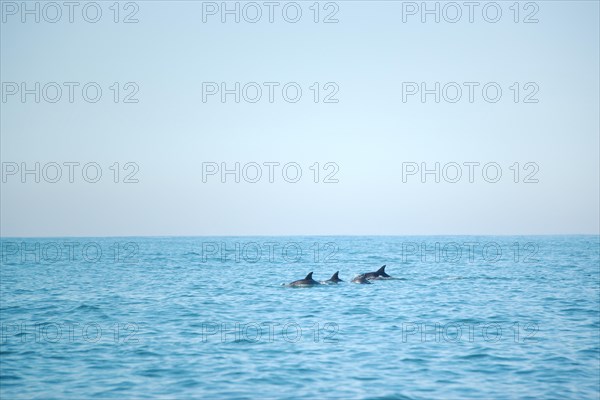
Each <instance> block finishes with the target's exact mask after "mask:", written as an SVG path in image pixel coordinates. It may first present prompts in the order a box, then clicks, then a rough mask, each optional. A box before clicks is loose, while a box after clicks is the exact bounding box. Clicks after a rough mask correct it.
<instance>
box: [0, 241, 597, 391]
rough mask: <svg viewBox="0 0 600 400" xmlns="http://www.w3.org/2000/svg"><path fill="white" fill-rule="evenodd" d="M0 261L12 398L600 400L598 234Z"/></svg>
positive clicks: (162, 244) (45, 244)
mask: <svg viewBox="0 0 600 400" xmlns="http://www.w3.org/2000/svg"><path fill="white" fill-rule="evenodd" d="M1 247H2V264H1V269H0V323H1V341H0V398H2V399H3V400H10V399H103V398H109V399H254V398H260V399H270V398H278V399H283V398H285V399H329V398H332V399H470V398H478V399H479V398H486V399H559V398H560V399H562V398H577V399H598V398H599V396H600V238H599V236H597V235H570V236H561V235H555V236H298V237H295V236H290V237H282V236H277V237H267V236H256V237H251V236H244V237H103V238H6V237H5V238H2V239H1ZM383 265H386V272H387V273H388V274H389V275H391V276H392V279H385V280H375V281H372V283H371V284H364V285H361V284H354V283H351V282H350V281H351V280H352V278H353V277H354V276H356V275H358V274H360V273H363V272H369V271H376V270H377V269H379V268H380V267H381V266H383ZM336 271H339V276H340V278H341V279H342V280H343V281H344V282H340V283H339V284H331V285H326V284H323V285H318V286H312V287H300V288H295V287H289V286H286V284H287V283H290V282H292V281H294V280H298V279H302V278H304V277H305V276H306V275H307V274H308V273H309V272H313V278H314V279H316V280H322V281H324V280H326V279H328V278H330V277H331V275H332V274H333V273H335V272H336Z"/></svg>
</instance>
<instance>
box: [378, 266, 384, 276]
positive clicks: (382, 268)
mask: <svg viewBox="0 0 600 400" xmlns="http://www.w3.org/2000/svg"><path fill="white" fill-rule="evenodd" d="M377 273H378V274H385V265H384V266H383V267H381V268H379V269H378V270H377Z"/></svg>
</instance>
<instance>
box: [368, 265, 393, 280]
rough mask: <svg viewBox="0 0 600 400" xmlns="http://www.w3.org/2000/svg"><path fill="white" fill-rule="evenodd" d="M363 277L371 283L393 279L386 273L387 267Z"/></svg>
mask: <svg viewBox="0 0 600 400" xmlns="http://www.w3.org/2000/svg"><path fill="white" fill-rule="evenodd" d="M363 275H364V276H365V278H366V279H368V280H370V281H374V280H379V279H386V278H391V276H389V275H388V274H386V273H385V265H384V266H383V267H381V268H379V269H378V270H377V271H375V272H367V273H366V274H363Z"/></svg>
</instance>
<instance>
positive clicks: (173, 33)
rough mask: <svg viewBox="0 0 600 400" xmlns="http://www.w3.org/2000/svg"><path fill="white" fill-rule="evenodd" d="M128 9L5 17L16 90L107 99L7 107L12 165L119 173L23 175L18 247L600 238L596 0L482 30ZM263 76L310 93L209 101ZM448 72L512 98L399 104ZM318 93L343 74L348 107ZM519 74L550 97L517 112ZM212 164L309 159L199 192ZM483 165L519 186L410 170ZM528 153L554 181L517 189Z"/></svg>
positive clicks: (10, 185)
mask: <svg viewBox="0 0 600 400" xmlns="http://www.w3.org/2000/svg"><path fill="white" fill-rule="evenodd" d="M2 3H6V2H2ZM18 3H19V4H20V2H18ZM112 3H113V2H112V1H111V2H101V4H102V7H103V12H104V14H103V18H102V19H101V20H100V22H98V23H96V24H90V23H87V22H85V21H83V20H82V19H81V16H80V14H76V21H75V22H74V23H72V24H69V23H68V22H65V21H61V22H58V23H56V24H50V23H46V22H41V23H39V24H36V23H33V22H29V23H21V22H20V20H19V19H18V17H14V16H7V21H6V22H3V23H2V24H1V28H0V29H1V31H0V32H1V39H0V45H1V56H2V57H1V62H0V63H1V72H0V75H1V81H2V82H18V83H20V82H28V83H30V84H32V83H33V82H36V81H38V82H42V84H44V83H46V82H52V81H55V82H69V81H77V82H82V83H85V82H89V81H94V82H98V83H99V84H100V85H101V87H102V88H103V89H104V94H103V98H102V99H101V101H99V102H98V103H95V104H88V103H86V102H85V101H83V100H81V98H79V99H76V101H75V102H74V103H73V104H71V103H69V102H68V101H65V100H62V101H60V102H58V103H56V104H49V103H46V102H44V101H42V102H40V103H39V104H36V103H35V102H33V101H31V100H29V101H28V102H26V103H25V104H23V103H21V102H20V101H19V100H18V97H17V98H16V100H15V98H13V97H11V98H9V99H8V100H7V102H5V103H0V106H1V108H2V109H1V115H0V117H1V121H0V127H1V133H2V137H1V150H0V154H1V157H2V162H17V163H21V162H27V163H28V164H29V165H30V166H32V165H33V163H34V162H36V161H38V162H40V163H42V164H44V163H48V162H53V161H54V162H58V163H60V164H62V163H63V162H66V161H78V162H80V163H82V164H85V163H87V162H91V161H93V162H97V163H99V164H100V165H101V166H102V168H103V173H104V174H105V175H104V176H103V179H102V180H101V181H100V182H99V183H96V184H90V183H86V182H85V181H83V180H82V179H77V180H76V182H75V183H68V182H67V181H66V179H63V180H62V181H61V182H60V183H56V184H51V183H45V182H42V183H39V184H36V183H33V182H31V181H30V182H29V183H25V184H23V183H21V182H20V179H19V178H18V177H14V176H12V177H9V178H8V181H7V182H6V183H2V191H1V192H2V193H1V195H0V199H1V201H2V207H1V213H0V215H1V219H2V228H1V233H2V235H3V236H104V235H111V236H112V235H114V236H124V235H292V234H298V235H302V234H381V235H393V234H399V235H402V234H553V233H595V234H597V233H598V232H599V219H600V216H599V201H600V200H599V180H600V178H599V169H600V166H599V158H600V155H599V147H600V144H599V132H600V127H599V114H598V113H599V109H600V102H599V68H600V64H599V48H600V44H599V37H600V32H599V21H598V19H599V7H598V2H595V1H569V2H566V1H565V2H562V1H541V2H536V4H537V5H539V11H538V13H537V15H536V18H538V19H539V23H537V24H524V23H518V24H515V23H514V22H513V20H512V18H513V16H512V11H511V10H509V9H508V7H509V6H510V5H511V4H513V2H512V1H510V2H499V3H500V4H501V5H502V10H503V17H502V18H501V20H500V22H498V23H496V24H491V23H487V22H485V21H484V20H483V19H482V18H481V14H480V13H479V14H477V13H476V15H475V22H474V23H468V22H467V21H466V20H465V19H466V16H463V20H462V21H459V22H458V23H456V24H450V23H446V22H441V23H439V24H436V23H433V22H429V23H424V24H423V23H421V22H419V19H418V17H411V18H409V19H408V22H407V23H402V2H391V1H386V2H367V1H342V2H337V4H338V5H339V12H338V13H337V15H336V17H337V18H338V19H339V23H337V24H322V23H320V24H315V23H313V22H312V14H309V13H310V12H311V11H310V10H309V9H308V7H310V5H311V4H312V3H313V2H312V1H311V2H299V3H300V4H301V5H302V9H303V12H304V13H305V14H303V17H302V19H301V21H300V22H299V23H297V24H290V23H286V22H285V21H283V20H282V18H281V15H280V14H276V21H275V23H273V24H269V23H267V22H259V23H256V24H249V23H245V22H241V23H239V24H235V23H233V22H231V23H225V24H223V23H220V22H219V20H218V17H212V18H209V19H208V22H207V23H203V22H202V2H193V1H185V2H166V1H164V2H163V1H144V2H137V4H138V5H139V12H138V13H137V15H136V17H137V18H138V19H139V23H137V24H115V23H113V22H112V14H109V13H110V12H111V11H110V10H109V9H108V7H109V6H110V5H111V4H112ZM259 3H262V2H259ZM420 3H421V2H418V4H420ZM459 3H461V4H462V2H459ZM82 4H83V3H82ZM219 4H220V2H219ZM230 4H233V3H230ZM242 4H243V3H242ZM282 4H283V2H282ZM321 4H322V5H323V4H324V3H321ZM430 4H433V3H430ZM441 4H444V3H443V2H442V3H441ZM482 4H483V2H482ZM521 4H522V5H523V4H524V2H522V3H521ZM64 18H66V17H64ZM130 81H131V82H136V83H137V84H138V86H139V88H140V91H139V93H138V94H137V98H138V99H139V103H137V104H122V103H117V104H115V103H114V102H112V100H111V96H112V93H111V92H110V91H109V90H108V87H109V86H110V85H111V84H112V83H113V82H121V83H125V82H130ZM252 81H255V82H267V81H278V82H282V84H283V83H285V82H298V83H299V84H300V85H301V87H302V88H303V90H304V93H303V97H302V99H301V101H299V102H298V103H294V104H290V103H286V102H285V101H283V100H281V98H279V99H278V100H276V101H275V103H273V104H270V103H268V102H267V101H264V100H263V101H261V102H259V103H256V104H250V103H245V102H241V103H239V104H236V103H234V102H232V101H229V102H227V103H224V104H223V103H221V102H219V101H218V99H211V100H210V101H209V102H207V103H203V102H202V92H201V91H202V82H228V83H230V84H233V82H242V84H243V83H246V82H252ZM436 81H437V82H442V84H443V83H446V82H452V81H455V82H459V83H462V82H469V81H477V82H481V83H482V84H484V83H486V82H498V83H499V84H500V85H501V87H502V88H503V96H502V98H501V100H500V101H499V102H498V103H495V104H491V103H487V102H485V101H484V100H482V98H481V96H478V97H477V98H476V101H475V102H474V103H472V104H471V103H469V102H467V101H465V100H463V101H460V102H459V103H456V104H450V103H446V102H440V103H439V104H436V103H435V102H432V101H428V102H427V103H421V102H420V101H419V100H418V98H415V99H411V100H409V101H408V102H407V103H403V102H402V82H419V83H420V82H428V83H431V84H433V82H436ZM313 82H321V83H322V84H324V83H326V82H336V83H337V85H338V86H339V89H340V90H339V93H338V94H337V96H336V97H337V98H338V99H339V103H337V104H323V103H319V104H315V103H314V102H312V100H311V95H312V93H311V92H310V91H309V89H308V88H309V86H311V85H312V83H313ZM513 82H520V83H521V84H524V83H526V82H535V83H537V84H538V86H539V89H540V90H539V93H538V94H537V95H536V97H537V98H538V99H539V103H537V104H524V103H522V102H520V103H516V104H515V103H514V102H513V100H512V92H511V91H510V90H509V86H511V85H512V84H513ZM115 161H118V162H120V163H121V164H124V163H125V162H128V161H131V162H135V163H137V164H138V165H139V167H140V170H139V172H138V174H137V178H138V179H139V180H140V182H139V183H137V184H123V183H119V184H115V183H113V182H112V180H111V179H112V176H109V174H110V173H112V172H111V171H110V170H109V169H108V167H109V166H110V165H111V164H113V163H114V162H115ZM211 161H212V162H219V163H220V162H228V163H230V165H232V164H233V163H234V162H236V161H237V162H241V163H247V162H257V163H259V164H262V163H263V162H268V161H277V162H280V163H282V164H285V163H287V162H297V163H299V164H300V165H301V166H302V169H303V174H304V175H303V179H302V180H301V181H300V182H299V183H296V184H290V183H286V182H285V181H283V179H277V181H276V183H273V184H271V183H268V182H267V181H266V179H263V181H261V182H260V183H257V184H250V183H245V182H242V183H239V184H236V183H233V182H230V183H226V184H223V183H221V182H220V181H219V179H218V178H215V179H211V180H209V181H208V183H203V182H202V169H201V168H202V163H203V162H211ZM468 161H477V162H480V163H481V164H484V163H487V162H497V163H498V164H500V165H501V166H502V169H503V178H502V179H501V181H500V182H499V183H496V184H490V183H487V182H485V181H484V180H483V179H481V175H479V176H478V179H476V182H475V183H468V182H467V181H466V179H463V180H462V181H461V182H459V183H456V184H451V183H445V182H442V183H439V184H436V183H433V182H431V181H430V182H429V183H425V184H423V183H421V182H420V180H419V179H418V178H415V179H410V180H409V181H408V182H407V183H403V182H402V163H403V162H418V163H421V162H427V163H429V165H433V163H435V162H440V163H442V164H444V163H448V162H457V163H459V164H462V163H463V162H468ZM314 162H320V163H321V164H324V163H326V162H335V163H336V164H337V165H339V172H338V173H337V175H336V177H337V178H338V179H339V181H340V182H339V183H336V184H323V183H319V184H315V183H313V182H312V176H311V175H310V174H312V172H311V171H310V170H309V169H308V168H309V166H310V165H312V164H313V163H314ZM514 162H520V163H521V165H523V164H524V163H526V162H535V163H537V164H538V165H539V172H538V173H537V176H536V177H537V178H538V179H539V183H537V184H524V183H518V184H516V183H514V182H512V175H511V174H512V172H511V171H510V170H509V169H508V168H509V167H510V166H511V165H512V164H513V163H514Z"/></svg>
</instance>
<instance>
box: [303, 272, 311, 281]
mask: <svg viewBox="0 0 600 400" xmlns="http://www.w3.org/2000/svg"><path fill="white" fill-rule="evenodd" d="M312 274H313V273H312V272H309V273H308V275H306V278H304V279H306V280H310V279H312Z"/></svg>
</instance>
